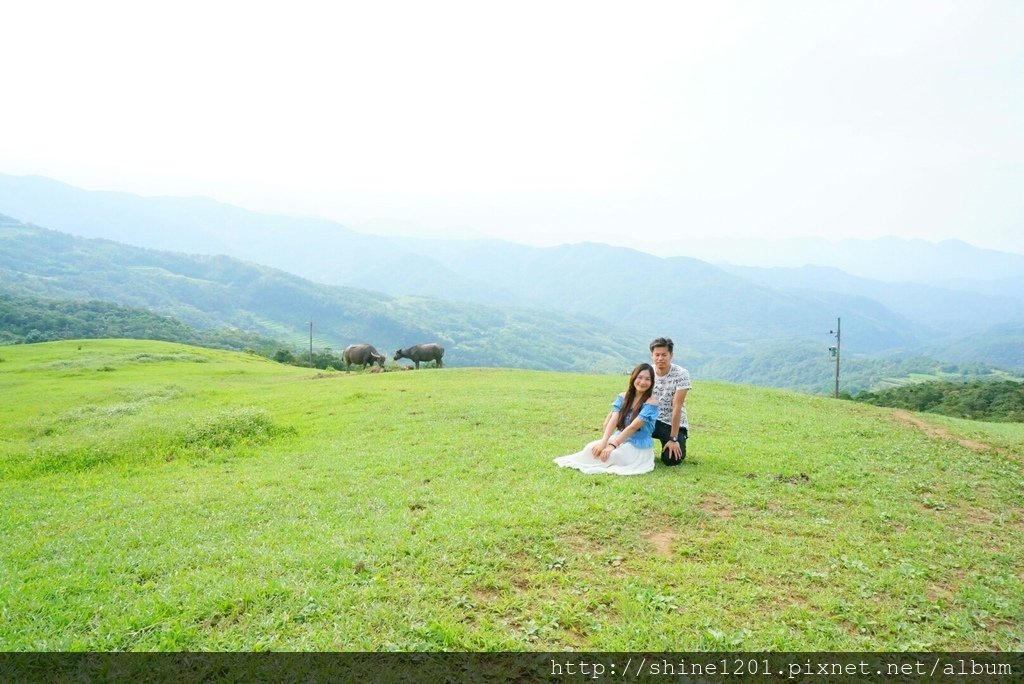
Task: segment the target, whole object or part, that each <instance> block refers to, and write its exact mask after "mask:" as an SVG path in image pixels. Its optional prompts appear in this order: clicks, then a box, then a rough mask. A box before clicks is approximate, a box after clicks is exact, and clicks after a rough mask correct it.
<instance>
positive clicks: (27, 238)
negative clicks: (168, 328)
mask: <svg viewBox="0 0 1024 684" xmlns="http://www.w3.org/2000/svg"><path fill="white" fill-rule="evenodd" d="M0 293H7V294H9V295H16V296H29V295H30V296H36V297H48V298H56V299H69V300H101V301H106V302H114V303H118V304H122V305H126V306H131V307H137V308H145V309H148V310H150V311H153V312H155V313H158V314H161V315H165V316H173V317H174V318H177V319H178V320H180V321H182V322H184V323H186V324H189V325H192V326H195V327H198V328H202V329H217V328H224V327H235V328H239V329H241V330H244V331H247V332H249V333H254V334H257V335H262V336H267V337H271V338H274V339H282V340H285V341H286V342H288V343H290V344H293V345H296V346H300V347H301V346H302V345H304V344H307V342H306V340H307V339H308V337H307V336H308V334H309V332H308V326H309V322H310V321H313V322H314V329H315V334H316V338H315V343H316V346H317V347H333V348H334V349H336V350H341V349H342V348H344V347H345V346H346V345H348V344H352V343H359V342H370V343H372V344H375V345H376V346H377V347H378V349H380V350H381V351H382V352H383V353H385V354H387V353H388V352H392V351H394V350H395V349H398V348H400V347H407V346H409V345H411V344H416V343H418V342H425V341H438V342H440V343H441V344H443V345H444V346H445V347H446V349H447V353H446V354H445V362H446V363H447V364H450V365H452V366H505V367H512V368H517V367H529V368H540V369H550V370H580V371H584V370H587V371H615V372H618V371H621V370H625V369H629V368H632V366H633V365H634V364H635V363H636V362H637V360H639V359H642V358H644V357H645V356H646V354H647V352H646V350H647V342H648V341H649V340H647V339H646V338H645V337H640V336H639V334H638V333H637V332H636V331H633V330H629V329H626V328H622V327H617V326H614V325H611V324H609V323H607V322H605V321H601V320H599V319H596V318H587V317H584V316H569V315H565V314H559V313H554V312H546V311H539V310H532V309H519V308H498V307H488V306H482V305H478V304H464V303H463V304H458V303H451V302H445V301H442V300H438V299H432V298H428V297H392V296H388V295H384V294H381V293H379V292H371V291H368V290H359V289H355V288H343V287H333V286H328V285H320V284H317V283H313V282H310V281H308V280H304V279H302V278H299V277H297V276H293V275H290V274H288V273H284V272H282V271H278V270H275V269H272V268H267V267H264V266H258V265H256V264H251V263H247V262H244V261H239V260H237V259H231V258H229V257H223V256H218V257H209V256H195V255H185V254H176V253H172V252H160V251H156V250H149V249H141V248H138V247H131V246H128V245H123V244H120V243H116V242H110V241H107V240H88V239H83V238H76V237H73V236H71V235H67V234H65V233H59V232H56V231H51V230H46V229H44V228H39V227H36V226H30V225H27V224H24V223H21V222H18V221H15V220H13V219H7V218H3V217H0Z"/></svg>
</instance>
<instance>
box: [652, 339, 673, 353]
mask: <svg viewBox="0 0 1024 684" xmlns="http://www.w3.org/2000/svg"><path fill="white" fill-rule="evenodd" d="M674 346H675V345H674V344H672V338H671V337H659V338H657V339H655V340H654V341H653V342H651V351H652V352H653V351H654V349H655V347H668V353H669V354H671V353H672V348H673V347H674Z"/></svg>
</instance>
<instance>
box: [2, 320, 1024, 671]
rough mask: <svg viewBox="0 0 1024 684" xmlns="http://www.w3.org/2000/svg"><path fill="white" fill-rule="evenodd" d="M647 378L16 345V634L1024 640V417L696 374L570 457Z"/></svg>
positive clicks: (305, 642)
mask: <svg viewBox="0 0 1024 684" xmlns="http://www.w3.org/2000/svg"><path fill="white" fill-rule="evenodd" d="M623 382H624V379H623V378H622V377H621V376H615V375H585V374H571V373H550V372H538V371H521V370H519V371H517V370H499V369H461V368H455V369H442V370H428V371H421V372H411V373H384V374H351V375H346V374H344V373H314V372H311V371H309V370H305V369H299V368H294V367H289V366H282V365H279V364H275V363H273V362H270V361H267V360H265V359H261V358H259V357H256V356H253V355H246V354H240V353H235V352H227V351H220V350H211V349H205V348H199V347H188V346H183V345H177V344H169V343H162V342H140V341H127V340H86V341H78V342H58V343H45V344H34V345H18V346H11V347H3V348H0V394H2V395H3V396H4V397H5V398H9V400H8V401H4V402H0V538H3V539H4V543H3V544H2V545H0V576H2V577H3V578H4V581H3V582H0V614H2V615H3V616H4V619H3V620H2V621H0V650H5V651H9V650H14V651H22V650H30V651H38V650H48V651H64V650H72V651H79V650H97V651H114V650H142V651H150V650H155V651H169V650H173V651H192V650H229V651H235V650H242V651H246V650H281V651H290V650H383V651H397V650H403V651H420V650H425V651H435V650H499V651H519V650H535V651H541V650H563V649H566V650H595V651H641V650H651V651H670V652H684V651H694V650H705V649H706V650H720V651H725V650H728V651H760V650H785V651H873V650H883V651H888V650H912V651H925V650H937V651H976V650H982V651H988V650H1001V651H1020V650H1022V648H1024V627H1022V623H1021V621H1020V619H1019V618H1020V615H1021V614H1024V558H1022V557H1021V554H1020V549H1021V548H1022V546H1024V492H1022V491H1021V488H1020V486H1019V483H1020V482H1021V479H1022V476H1024V460H1022V459H1024V428H1021V426H1010V425H998V426H988V425H987V424H984V423H972V424H969V425H968V424H966V423H964V422H962V421H954V420H952V419H942V422H939V423H935V422H931V418H924V417H923V416H917V415H913V414H908V413H901V412H898V411H893V410H890V409H881V408H877V407H873V406H868V405H863V404H856V403H852V402H844V401H834V400H829V399H823V398H819V397H812V396H806V395H797V394H792V393H788V392H782V391H777V390H766V389H758V388H752V387H741V386H735V385H726V384H716V383H698V385H697V386H696V387H695V388H694V390H693V391H692V392H691V394H690V397H689V400H688V406H689V412H690V416H691V432H692V440H691V442H690V447H689V458H688V460H687V463H686V464H685V465H683V466H682V467H678V468H666V467H662V466H660V465H659V467H658V468H656V470H655V471H654V472H653V473H651V474H649V475H645V476H640V477H636V478H616V477H610V476H590V477H588V476H584V475H581V474H580V473H577V472H574V471H565V470H560V469H558V468H557V467H555V466H554V465H553V464H552V462H551V460H552V458H553V457H555V456H558V455H561V454H565V453H569V452H571V451H575V450H576V449H578V448H579V447H580V446H582V444H583V443H585V442H586V441H587V440H588V439H590V438H592V437H593V436H595V433H596V432H597V430H598V429H599V427H600V424H601V421H602V419H603V418H604V415H605V413H606V411H607V407H608V404H609V403H610V401H611V398H612V396H613V395H614V394H615V393H616V392H617V391H620V390H621V389H622V385H623ZM926 421H928V422H926ZM968 438H969V439H968Z"/></svg>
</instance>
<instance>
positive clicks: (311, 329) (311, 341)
mask: <svg viewBox="0 0 1024 684" xmlns="http://www.w3.org/2000/svg"><path fill="white" fill-rule="evenodd" d="M309 367H310V368H312V367H313V321H310V322H309Z"/></svg>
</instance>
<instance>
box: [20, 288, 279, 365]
mask: <svg viewBox="0 0 1024 684" xmlns="http://www.w3.org/2000/svg"><path fill="white" fill-rule="evenodd" d="M96 338H129V339H140V340H164V341H167V342H182V343H185V344H194V345H198V346H202V347H215V348H219V349H232V350H235V351H242V350H245V349H251V350H253V351H256V352H259V353H261V354H263V355H265V356H270V355H272V354H274V353H276V352H277V351H278V350H279V349H280V347H281V346H282V343H280V342H277V341H275V340H272V339H269V338H266V337H262V336H260V335H254V334H253V333H249V332H246V331H244V330H239V329H237V328H234V329H218V330H199V329H197V328H194V327H193V326H190V325H187V324H185V323H182V322H181V321H179V320H177V319H175V318H172V317H170V316H161V315H158V314H155V313H153V312H151V311H146V310H145V309H138V308H134V307H130V306H123V305H120V304H111V303H109V302H101V301H88V302H80V301H74V300H58V299H45V298H41V297H16V296H14V295H11V294H4V293H3V292H0V344H26V343H33V342H49V341H54V340H77V339H96Z"/></svg>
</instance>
